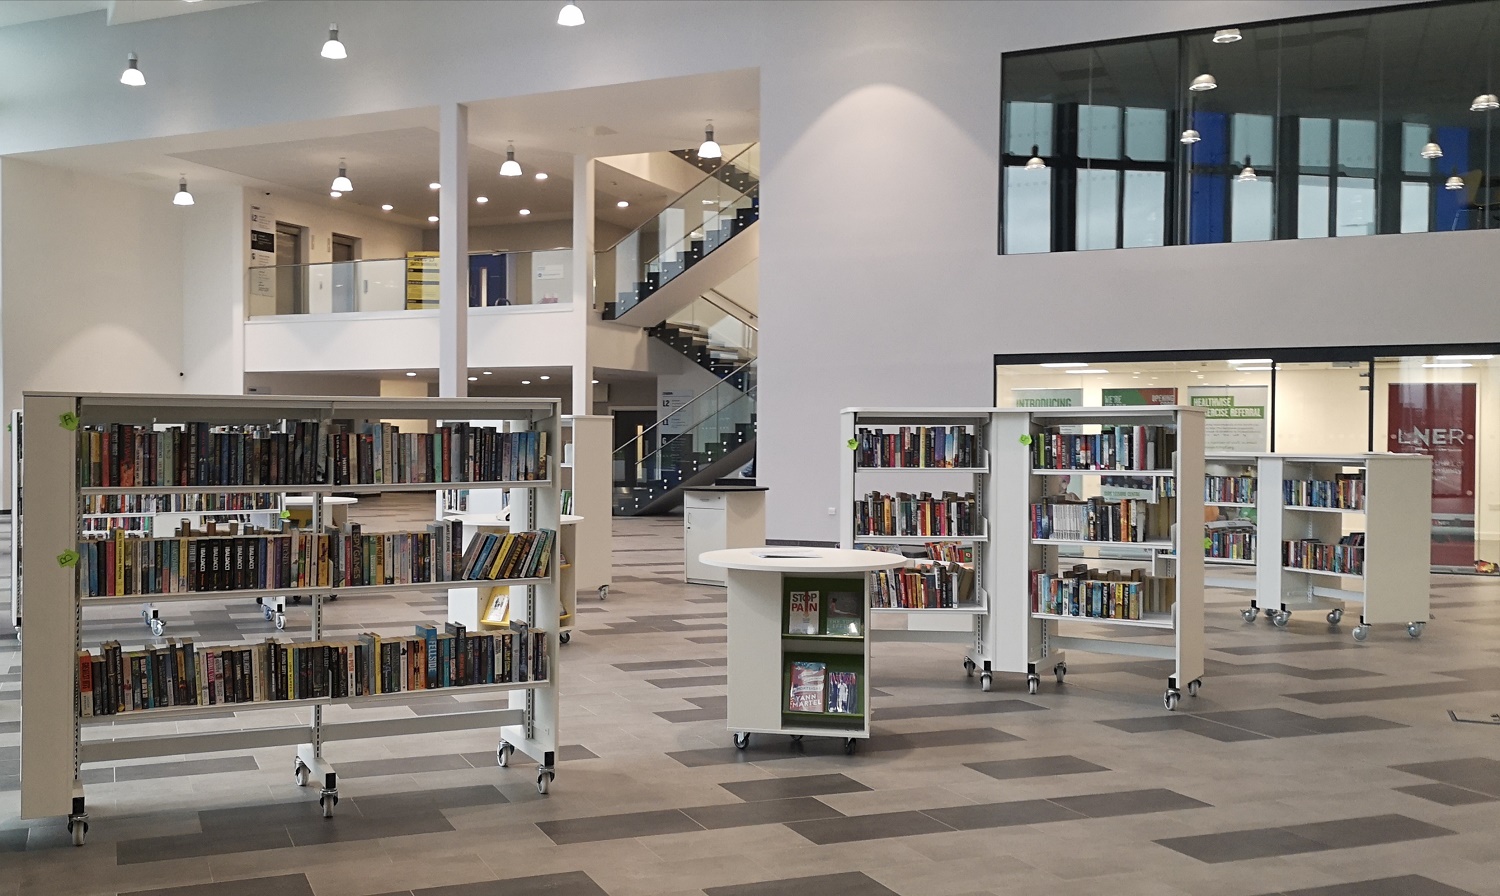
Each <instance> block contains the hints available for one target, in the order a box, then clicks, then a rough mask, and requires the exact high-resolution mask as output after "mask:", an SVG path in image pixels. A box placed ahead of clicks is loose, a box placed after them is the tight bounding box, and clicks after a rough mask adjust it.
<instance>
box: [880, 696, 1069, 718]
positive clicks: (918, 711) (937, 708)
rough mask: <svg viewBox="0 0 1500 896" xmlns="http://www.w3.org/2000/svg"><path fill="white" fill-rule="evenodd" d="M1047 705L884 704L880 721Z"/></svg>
mask: <svg viewBox="0 0 1500 896" xmlns="http://www.w3.org/2000/svg"><path fill="white" fill-rule="evenodd" d="M1046 709H1047V707H1045V706H1038V705H1037V704H1035V703H1028V702H1026V701H1025V700H976V701H974V702H972V703H933V704H929V705H925V706H882V707H880V721H882V722H892V721H895V720H897V719H941V718H949V717H952V716H981V715H988V714H990V713H1001V712H1041V711H1045V710H1046Z"/></svg>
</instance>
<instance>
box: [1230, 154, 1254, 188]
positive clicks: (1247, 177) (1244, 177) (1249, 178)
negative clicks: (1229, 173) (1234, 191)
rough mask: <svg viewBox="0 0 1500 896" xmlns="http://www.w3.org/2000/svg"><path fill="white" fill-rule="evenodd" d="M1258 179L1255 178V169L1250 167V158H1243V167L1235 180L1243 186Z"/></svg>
mask: <svg viewBox="0 0 1500 896" xmlns="http://www.w3.org/2000/svg"><path fill="white" fill-rule="evenodd" d="M1258 179H1259V178H1257V177H1256V176H1255V169H1254V168H1252V167H1251V166H1250V157H1249V156H1245V167H1244V168H1242V169H1240V173H1239V176H1238V177H1236V178H1235V180H1237V181H1239V182H1240V183H1242V184H1245V183H1254V182H1255V181H1256V180H1258Z"/></svg>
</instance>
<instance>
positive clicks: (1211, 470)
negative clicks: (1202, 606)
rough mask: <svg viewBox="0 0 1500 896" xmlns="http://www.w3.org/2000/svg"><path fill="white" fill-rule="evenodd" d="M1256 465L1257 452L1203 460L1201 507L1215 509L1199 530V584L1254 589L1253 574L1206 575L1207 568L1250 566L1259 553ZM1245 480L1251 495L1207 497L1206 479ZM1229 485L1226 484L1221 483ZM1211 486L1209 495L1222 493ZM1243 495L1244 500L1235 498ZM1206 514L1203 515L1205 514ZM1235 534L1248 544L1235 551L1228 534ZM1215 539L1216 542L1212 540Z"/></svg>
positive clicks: (1224, 568)
mask: <svg viewBox="0 0 1500 896" xmlns="http://www.w3.org/2000/svg"><path fill="white" fill-rule="evenodd" d="M1258 468H1259V455H1256V454H1243V453H1236V454H1211V455H1209V456H1208V457H1206V458H1205V459H1204V463H1203V477H1204V489H1203V495H1204V501H1203V506H1204V507H1205V508H1207V507H1213V508H1215V512H1214V517H1215V518H1214V519H1213V520H1206V521H1205V522H1204V532H1203V564H1204V566H1205V567H1206V570H1205V576H1204V580H1203V583H1204V584H1205V585H1207V586H1211V587H1214V588H1235V589H1241V590H1254V588H1255V577H1254V576H1253V575H1217V576H1216V575H1208V574H1207V570H1213V569H1219V570H1229V569H1234V568H1240V569H1250V568H1253V567H1254V566H1255V564H1256V560H1257V558H1258V557H1259V556H1260V550H1261V541H1260V538H1259V535H1258V531H1259V530H1258V525H1257V519H1258V518H1259V515H1260V510H1259V503H1258V502H1259V500H1260V497H1261V496H1260V489H1259V485H1260V481H1259V474H1258V473H1257V470H1258ZM1211 478H1213V479H1216V480H1226V479H1235V480H1247V481H1248V482H1249V483H1250V484H1249V485H1248V487H1247V488H1248V489H1253V490H1254V494H1253V495H1251V494H1239V495H1236V496H1233V497H1235V498H1236V500H1219V501H1215V500H1209V499H1208V496H1209V494H1210V490H1209V480H1210V479H1211ZM1225 488H1229V486H1225ZM1222 493H1223V492H1222V491H1221V490H1219V489H1215V490H1214V491H1213V494H1216V495H1218V494H1222ZM1238 498H1245V499H1247V500H1238ZM1205 517H1206V514H1205ZM1232 535H1238V536H1240V537H1241V540H1242V541H1243V542H1245V543H1246V544H1247V545H1248V546H1246V545H1242V546H1241V548H1240V549H1239V550H1235V549H1234V548H1233V547H1232V546H1231V545H1230V537H1231V536H1232ZM1216 539H1217V541H1218V544H1217V545H1215V544H1214V542H1215V540H1216ZM1233 553H1240V554H1248V555H1249V556H1238V557H1236V556H1231V554H1233Z"/></svg>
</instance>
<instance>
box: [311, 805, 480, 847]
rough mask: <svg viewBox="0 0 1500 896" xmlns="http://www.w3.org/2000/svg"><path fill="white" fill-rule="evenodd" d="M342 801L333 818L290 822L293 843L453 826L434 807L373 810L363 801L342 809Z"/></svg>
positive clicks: (410, 833)
mask: <svg viewBox="0 0 1500 896" xmlns="http://www.w3.org/2000/svg"><path fill="white" fill-rule="evenodd" d="M346 805H347V803H345V802H341V803H340V804H339V809H338V810H336V812H335V817H334V818H333V820H331V821H330V820H329V819H327V818H323V817H321V816H319V817H317V818H305V819H303V820H302V821H300V822H296V823H293V824H289V825H287V828H286V830H287V833H288V834H289V835H290V836H291V838H292V845H294V846H320V845H322V844H325V843H355V842H359V841H362V840H384V839H387V838H389V837H413V836H416V835H417V834H438V833H442V832H445V831H451V830H453V825H452V824H451V823H449V821H448V819H447V817H446V816H444V815H443V813H442V812H439V811H438V810H437V809H435V808H429V807H424V808H421V809H407V810H405V811H395V812H392V811H380V810H378V809H375V810H372V809H371V808H370V807H369V806H368V805H362V806H361V807H360V811H358V812H349V811H343V810H344V809H345V807H346Z"/></svg>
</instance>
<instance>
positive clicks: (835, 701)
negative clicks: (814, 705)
mask: <svg viewBox="0 0 1500 896" xmlns="http://www.w3.org/2000/svg"><path fill="white" fill-rule="evenodd" d="M828 711H829V712H842V713H851V714H852V713H857V712H859V676H857V675H855V674H854V673H853V672H829V673H828Z"/></svg>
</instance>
